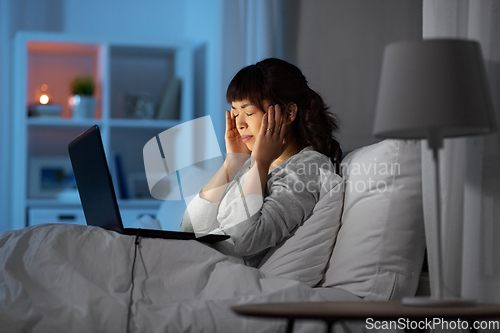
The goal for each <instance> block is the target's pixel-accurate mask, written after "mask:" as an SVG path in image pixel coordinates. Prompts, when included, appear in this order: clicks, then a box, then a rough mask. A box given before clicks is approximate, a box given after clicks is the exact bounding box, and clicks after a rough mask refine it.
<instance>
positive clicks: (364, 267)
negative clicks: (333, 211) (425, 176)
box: [321, 140, 425, 300]
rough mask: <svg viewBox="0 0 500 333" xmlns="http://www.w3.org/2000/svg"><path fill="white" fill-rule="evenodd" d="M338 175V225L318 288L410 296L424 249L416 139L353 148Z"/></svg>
mask: <svg viewBox="0 0 500 333" xmlns="http://www.w3.org/2000/svg"><path fill="white" fill-rule="evenodd" d="M342 175H343V177H344V179H345V183H346V184H345V198H344V212H343V214H342V226H341V228H340V231H339V233H338V237H337V243H336V245H335V248H334V249H333V252H332V256H331V258H330V261H329V267H328V269H327V271H326V273H325V279H324V281H322V283H321V285H322V286H323V287H338V288H342V289H344V290H347V291H349V292H351V293H353V294H355V295H357V296H359V297H362V298H365V299H368V300H389V299H400V298H401V297H404V296H412V295H414V294H415V291H416V289H417V285H418V279H419V275H420V271H421V267H422V262H423V257H424V251H425V236H424V222H423V209H422V185H421V177H422V173H421V150H420V141H402V140H384V141H382V142H379V143H377V144H373V145H371V146H367V147H364V148H361V149H357V150H355V151H353V152H352V153H350V154H349V155H347V156H346V158H345V159H344V160H343V161H342Z"/></svg>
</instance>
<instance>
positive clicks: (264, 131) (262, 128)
mask: <svg viewBox="0 0 500 333" xmlns="http://www.w3.org/2000/svg"><path fill="white" fill-rule="evenodd" d="M267 118H268V114H267V113H266V114H264V117H262V122H261V125H260V131H259V134H262V135H264V134H267V128H268V127H269V126H268V123H269V121H268V119H267Z"/></svg>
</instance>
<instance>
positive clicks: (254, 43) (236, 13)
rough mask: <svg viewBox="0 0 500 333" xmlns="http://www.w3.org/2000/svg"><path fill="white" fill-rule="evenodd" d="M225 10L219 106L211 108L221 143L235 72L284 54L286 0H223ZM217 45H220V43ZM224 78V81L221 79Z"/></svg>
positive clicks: (216, 98) (222, 4)
mask: <svg viewBox="0 0 500 333" xmlns="http://www.w3.org/2000/svg"><path fill="white" fill-rule="evenodd" d="M220 1H221V2H220V6H221V10H222V22H221V44H220V48H221V49H222V52H221V53H220V60H219V61H220V65H219V66H220V67H219V68H220V70H219V71H217V72H218V73H220V77H219V78H217V80H216V82H214V84H217V86H218V89H217V91H220V92H221V94H220V96H219V95H218V96H215V97H213V98H214V99H215V100H217V105H219V106H220V109H219V110H210V111H209V112H210V114H211V116H212V120H213V121H214V123H215V128H216V133H217V138H218V140H219V143H221V144H222V143H224V130H225V126H226V118H225V114H224V110H226V109H227V108H228V106H227V103H226V99H225V95H226V90H227V86H228V85H229V82H230V81H231V79H232V78H233V76H234V75H235V74H236V73H237V72H238V71H239V70H240V69H241V68H243V67H245V66H248V65H251V64H254V63H256V62H258V61H259V60H262V59H265V58H269V57H278V58H281V57H282V26H283V24H282V17H283V15H282V6H283V5H282V0H220ZM216 47H219V45H217V46H216ZM219 79H220V81H219Z"/></svg>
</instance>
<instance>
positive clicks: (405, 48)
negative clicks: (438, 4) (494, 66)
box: [374, 39, 496, 139]
mask: <svg viewBox="0 0 500 333" xmlns="http://www.w3.org/2000/svg"><path fill="white" fill-rule="evenodd" d="M495 127H496V125H495V117H494V113H493V104H492V102H491V97H490V94H489V89H488V82H487V79H486V72H485V69H484V64H483V59H482V56H481V48H480V46H479V44H478V43H477V42H474V41H467V40H458V39H446V40H444V39H435V40H423V41H412V42H398V43H394V44H390V45H388V46H387V47H386V49H385V52H384V60H383V63H382V74H381V78H380V86H379V93H378V100H377V107H376V113H375V124H374V134H375V135H376V136H379V137H384V138H404V139H418V138H427V137H429V135H430V134H431V133H432V134H433V135H436V134H437V135H438V136H440V137H454V136H466V135H476V134H486V133H489V132H491V131H493V130H494V129H495Z"/></svg>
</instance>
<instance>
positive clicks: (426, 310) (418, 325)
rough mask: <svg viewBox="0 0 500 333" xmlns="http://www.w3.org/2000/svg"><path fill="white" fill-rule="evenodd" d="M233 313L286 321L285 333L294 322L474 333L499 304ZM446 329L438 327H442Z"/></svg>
mask: <svg viewBox="0 0 500 333" xmlns="http://www.w3.org/2000/svg"><path fill="white" fill-rule="evenodd" d="M232 309H233V311H234V312H236V313H237V314H240V315H243V316H251V317H261V318H282V319H287V320H288V324H287V331H286V332H287V333H290V332H292V331H293V325H294V321H295V320H296V319H307V320H322V321H324V322H326V324H327V332H331V331H332V326H333V324H334V323H335V322H337V321H342V320H362V321H365V322H366V327H367V328H369V327H370V326H371V328H380V329H383V328H385V327H386V326H384V325H395V327H393V328H399V329H404V330H405V332H407V331H409V330H418V331H421V332H424V331H425V330H426V329H429V328H441V327H444V328H446V327H448V328H454V327H455V328H468V329H469V330H470V331H471V332H477V328H483V327H474V324H475V323H476V321H479V320H487V319H493V318H500V304H476V305H473V306H460V307H423V306H419V307H413V306H405V305H402V304H401V302H397V301H389V302H371V301H360V302H299V303H268V304H248V305H240V306H234V307H232ZM445 322H446V323H447V324H446V325H448V326H442V325H445ZM484 323H486V324H491V325H496V326H492V327H491V328H496V329H497V330H500V321H496V322H495V321H491V322H487V321H484V322H479V324H484Z"/></svg>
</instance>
